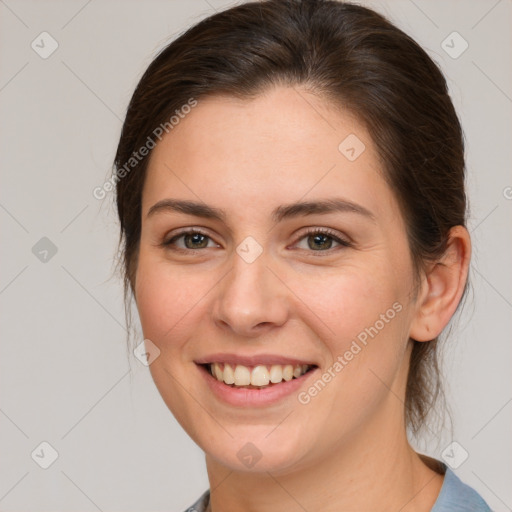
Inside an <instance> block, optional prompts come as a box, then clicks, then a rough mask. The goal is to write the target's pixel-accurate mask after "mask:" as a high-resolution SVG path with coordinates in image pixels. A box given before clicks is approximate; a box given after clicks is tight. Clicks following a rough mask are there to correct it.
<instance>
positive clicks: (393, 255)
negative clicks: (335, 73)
mask: <svg viewBox="0 0 512 512" xmlns="http://www.w3.org/2000/svg"><path fill="white" fill-rule="evenodd" d="M350 134H356V135H357V137H358V138H359V139H360V140H361V141H363V142H364V144H365V146H366V149H365V150H364V151H363V153H362V154H361V155H360V156H359V157H358V158H357V159H356V160H355V161H352V162H351V161H349V160H348V159H347V158H346V157H345V156H344V155H343V154H342V153H341V152H340V151H339V150H338V146H339V144H340V142H342V141H343V140H344V139H345V138H346V137H347V136H348V135H350ZM382 173H383V170H382V168H381V165H380V162H379V159H378V155H377V152H376V149H375V146H374V144H373V142H372V140H371V138H370V136H369V135H368V133H367V131H366V130H365V129H364V127H363V126H362V124H360V123H359V122H358V120H357V119H356V118H354V117H353V116H351V115H350V114H349V113H348V112H346V111H343V110H342V109H339V108H334V107H333V105H330V104H329V103H328V102H327V101H326V100H325V99H322V98H319V97H318V96H316V95H313V94H311V93H309V92H307V91H305V90H303V89H301V88H298V87H295V88H291V87H281V86H280V87H276V88H273V89H271V90H267V91H265V92H264V93H262V94H260V95H258V96H257V97H256V98H254V99H251V100H240V99H235V98H232V97H221V96H214V97H210V98H207V99H201V100H200V101H199V103H198V105H197V106H196V107H195V108H194V109H193V110H192V112H191V113H190V114H188V115H187V116H186V118H185V119H183V120H182V121H181V122H180V124H179V125H178V126H176V127H175V128H174V129H173V130H172V131H171V132H169V134H167V135H166V136H165V137H164V138H163V139H162V141H161V142H159V143H158V144H157V146H156V148H155V149H154V150H153V153H152V156H151V160H150V163H149V167H148V174H147V179H146V182H145V185H144V191H143V204H142V231H141V239H140V252H139V260H138V266H137V274H136V281H135V296H136V301H137V307H138V311H139V315H140V319H141V323H142V328H143V332H144V337H145V338H147V339H150V340H151V341H152V342H153V343H154V344H155V345H156V346H157V347H158V348H159V350H160V356H159V357H158V358H157V359H155V361H154V362H153V363H152V364H151V365H150V370H151V373H152V376H153V379H154V381H155V384H156V386H157V388H158V390H159V392H160V394H161V396H162V398H163V399H164V401H165V403H166V404H167V406H168V407H169V409H170V410H171V411H172V413H173V414H174V415H175V416H176V418H177V420H178V421H179V422H180V424H181V425H182V427H183V428H184V429H185V430H186V431H187V433H188V434H189V435H190V436H191V437H192V439H194V441H195V442H196V443H197V444H198V445H199V446H200V447H201V448H202V449H203V450H204V451H205V453H206V463H207V470H208V475H209V479H210V487H211V489H214V490H213V491H212V493H211V510H213V511H214V512H220V511H223V512H226V511H233V512H234V511H239V510H246V511H265V512H272V511H274V510H275V511H277V510H279V511H282V510H287V511H295V510H297V511H299V510H304V509H306V510H309V511H318V510H322V511H335V510H336V511H339V510H372V511H381V510H382V511H389V510H402V511H407V512H409V511H427V510H430V509H431V507H432V506H433V504H434V502H435V500H436V498H437V496H438V493H439V490H440V488H441V485H442V482H443V477H442V475H440V474H438V473H436V472H435V471H433V470H432V469H430V468H429V467H428V466H427V464H426V463H425V461H426V459H424V460H422V458H421V457H420V456H419V455H418V454H416V453H415V452H414V450H413V449H412V448H411V446H410V445H409V443H408V441H407V437H406V432H405V427H404V398H405V387H406V378H407V371H408V357H409V355H410V349H411V342H410V341H409V338H410V337H412V338H414V339H417V340H419V341H425V342H428V340H430V339H432V338H434V337H435V336H436V335H437V334H439V333H440V332H441V330H442V329H443V327H444V326H445V325H446V324H447V323H448V321H449V319H450V318H451V316H452V315H453V313H454V311H455V309H456V307H457V304H458V302H459V300H460V298H461V294H462V290H463V287H464V283H465V280H466V276H467V267H468V262H469V257H470V241H469V236H468V234H467V231H466V230H465V229H464V228H462V227H456V228H454V229H452V232H451V237H450V243H449V246H448V250H447V253H446V255H445V257H444V258H443V259H442V260H440V261H439V262H437V263H436V264H431V265H430V266H429V267H428V268H427V270H426V272H425V273H424V274H422V276H421V283H420V288H419V292H418V293H417V295H416V296H415V295H414V293H413V292H414V290H415V288H414V279H413V277H414V274H413V266H412V261H411V256H410V251H409V246H408V241H407V236H406V231H405V224H404V219H403V217H402V215H401V213H400V210H399V207H398V204H397V201H396V199H395V197H394V195H393V191H392V190H391V189H390V188H389V186H388V185H387V183H386V181H385V180H384V178H383V175H382ZM331 197H340V198H343V199H345V200H347V201H350V202H352V203H356V204H358V205H360V206H362V207H364V208H365V209H367V210H369V211H370V212H371V213H372V215H373V217H372V218H370V217H366V216H364V215H361V214H358V213H354V212H331V213H327V214H312V215H301V216H298V217H295V218H289V219H285V220H282V221H280V222H275V221H274V220H273V219H272V217H271V212H272V210H273V209H274V208H276V207H277V206H280V205H283V204H289V203H293V202H296V201H299V200H301V201H318V200H323V199H327V198H331ZM168 198H172V199H186V200H191V201H199V202H203V203H206V204H207V205H209V206H213V207H216V208H219V209H223V210H225V213H226V218H225V221H219V220H215V219H205V218H202V217H198V216H193V215H189V214H184V213H180V212H175V211H170V210H167V211H163V210H160V211H158V212H156V213H154V214H152V215H149V216H148V212H149V210H150V208H151V207H152V206H153V205H154V204H155V203H157V202H158V201H161V200H163V199H168ZM187 227H188V228H190V227H196V228H200V229H201V230H202V231H203V232H204V233H205V234H206V235H207V237H209V238H205V239H202V238H199V240H197V239H195V241H194V239H193V238H192V237H188V239H186V237H181V238H180V239H178V240H177V241H176V242H175V245H174V246H164V245H162V244H163V242H165V241H168V240H169V239H171V238H172V237H173V236H174V235H176V234H178V230H180V228H187ZM310 228H320V229H326V228H329V229H330V230H332V231H333V232H334V233H335V236H338V237H340V238H342V239H344V240H348V241H350V243H351V245H350V246H349V247H346V246H343V245H340V244H339V243H337V242H336V241H335V240H334V239H332V238H329V237H327V238H326V239H324V240H320V242H317V243H316V245H315V240H314V236H309V237H308V235H307V230H308V229H310ZM248 236H251V237H253V238H254V239H255V240H256V241H257V242H258V243H259V244H260V246H261V248H262V249H263V252H262V253H261V255H260V256H259V257H258V258H256V259H255V261H253V262H252V263H247V262H246V261H245V260H244V259H242V258H241V257H240V256H239V254H238V253H237V252H236V248H237V246H238V245H239V244H240V243H241V242H242V241H243V240H244V239H245V238H246V237H248ZM187 241H188V244H189V245H188V247H194V244H195V247H199V248H198V249H196V250H195V251H194V250H191V249H189V248H187V246H185V242H187ZM308 241H309V244H310V245H308ZM318 246H319V248H318ZM180 248H181V251H180V250H179V249H180ZM187 251H188V252H187ZM396 303H398V304H400V305H401V311H400V312H399V313H397V314H396V316H394V318H393V319H392V320H390V321H389V322H388V323H386V324H385V327H384V328H382V329H381V330H380V331H379V332H378V334H377V335H376V336H375V337H374V338H373V339H370V340H369V342H368V343H367V345H366V346H365V347H364V348H363V349H362V350H361V351H360V352H359V353H358V354H357V356H355V357H354V358H353V359H352V360H351V361H350V362H349V363H348V364H347V365H346V366H345V367H344V368H343V370H342V371H340V372H339V373H337V374H336V377H335V378H333V379H332V380H331V382H329V383H328V384H327V385H326V386H325V388H324V389H322V391H321V392H320V393H318V394H317V395H316V396H315V397H314V398H313V399H312V400H311V401H310V402H309V403H308V404H302V403H300V402H299V401H298V400H297V394H292V395H291V396H290V397H287V398H286V399H284V400H281V401H280V402H279V403H278V404H275V405H272V406H268V407H264V408H249V407H246V408H242V407H234V406H231V405H227V404H225V403H223V402H221V401H219V400H218V399H217V398H216V397H215V396H214V395H213V394H212V392H211V391H210V390H209V388H208V386H206V384H205V382H204V379H203V378H200V374H199V370H198V368H197V365H196V363H194V360H196V359H198V358H200V357H203V356H205V355H207V354H212V353H215V352H229V353H235V354H243V355H253V354H263V353H271V354H281V355H283V356H290V357H298V358H300V359H303V360H306V361H311V362H315V363H316V364H317V365H318V366H319V368H320V371H319V373H321V372H323V371H326V370H327V369H328V368H329V367H331V366H332V365H333V363H334V361H335V360H336V358H337V357H338V356H340V355H343V354H344V353H345V352H346V351H347V350H348V349H349V347H350V345H351V343H352V341H353V340H354V339H355V338H356V337H357V335H358V334H359V333H361V332H362V331H364V329H365V328H367V327H370V326H373V325H375V323H376V321H377V320H378V319H379V318H380V315H381V314H385V313H386V311H387V310H389V309H390V308H392V305H393V304H396ZM247 442H251V443H253V444H254V445H255V446H256V447H257V449H258V450H259V452H260V453H261V455H262V456H261V459H260V460H259V461H258V462H257V463H256V464H255V465H254V466H253V467H252V468H248V467H246V466H245V465H244V464H243V463H242V462H241V461H240V460H239V458H238V457H237V452H238V451H239V450H240V449H241V448H242V447H243V446H244V445H245V444H246V443H247Z"/></svg>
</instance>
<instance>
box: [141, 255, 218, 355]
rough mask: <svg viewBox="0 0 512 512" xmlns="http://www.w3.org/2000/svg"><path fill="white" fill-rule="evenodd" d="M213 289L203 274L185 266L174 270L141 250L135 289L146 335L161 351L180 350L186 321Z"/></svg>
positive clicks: (176, 267) (174, 267) (175, 267)
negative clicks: (200, 274) (209, 290)
mask: <svg viewBox="0 0 512 512" xmlns="http://www.w3.org/2000/svg"><path fill="white" fill-rule="evenodd" d="M210 287H211V286H209V285H208V281H207V279H206V280H205V276H204V275H202V276H199V275H198V274H197V273H194V272H191V271H190V268H187V267H186V266H184V267H179V266H172V267H171V266H170V265H169V264H168V262H167V263H166V262H165V261H162V260H161V259H160V258H159V257H156V256H155V255H150V254H148V252H146V251H144V249H141V253H140V256H139V262H138V268H137V279H136V286H135V290H136V297H137V309H138V312H139V317H140V321H141V325H142V329H143V333H144V336H145V337H146V338H149V339H151V340H152V341H154V342H155V343H157V345H159V348H160V350H173V349H177V348H178V347H179V345H180V342H181V341H182V340H183V338H184V335H185V331H184V329H185V326H186V325H187V321H188V320H189V318H191V317H192V316H193V313H194V309H195V308H197V307H198V306H200V301H201V299H202V298H204V297H205V295H206V294H207V292H208V289H209V288H210Z"/></svg>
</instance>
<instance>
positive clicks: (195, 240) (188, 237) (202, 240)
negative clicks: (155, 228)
mask: <svg viewBox="0 0 512 512" xmlns="http://www.w3.org/2000/svg"><path fill="white" fill-rule="evenodd" d="M180 239H183V243H178V241H179V240H180ZM209 241H211V242H212V243H213V241H212V240H211V238H210V237H209V236H208V235H206V234H205V233H202V232H201V231H197V230H190V231H184V232H181V233H180V234H178V235H175V236H173V237H172V238H171V239H169V240H167V241H166V242H164V243H163V245H164V246H165V247H170V246H174V247H175V248H176V249H179V250H184V251H186V250H196V249H207V248H208V242H209ZM210 247H211V246H210Z"/></svg>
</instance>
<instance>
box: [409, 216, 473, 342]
mask: <svg viewBox="0 0 512 512" xmlns="http://www.w3.org/2000/svg"><path fill="white" fill-rule="evenodd" d="M470 258H471V239H470V237H469V233H468V231H467V229H466V228H465V227H463V226H455V227H453V228H452V229H451V230H450V233H449V238H448V244H447V248H446V251H445V253H444V254H443V256H442V257H441V258H440V259H439V260H438V261H437V262H435V263H433V264H432V266H431V267H430V269H429V271H428V273H427V274H426V275H425V276H424V278H423V279H424V280H423V285H422V291H421V293H420V295H419V298H418V304H417V312H416V316H415V318H414V319H413V322H412V325H411V331H410V333H409V336H410V337H411V338H412V339H414V340H417V341H430V340H432V339H434V338H436V337H437V336H439V334H441V331H442V330H443V329H444V328H445V327H446V325H447V324H448V322H449V321H450V319H451V317H452V316H453V314H454V313H455V311H456V309H457V306H458V305H459V302H460V300H461V298H462V294H463V292H464V288H465V285H466V281H467V276H468V269H469V261H470Z"/></svg>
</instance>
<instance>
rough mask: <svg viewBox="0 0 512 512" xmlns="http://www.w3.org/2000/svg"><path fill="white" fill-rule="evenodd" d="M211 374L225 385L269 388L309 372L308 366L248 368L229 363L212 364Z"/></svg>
mask: <svg viewBox="0 0 512 512" xmlns="http://www.w3.org/2000/svg"><path fill="white" fill-rule="evenodd" d="M209 368H210V372H211V374H212V375H213V376H214V377H215V378H216V379H217V380H219V381H221V382H224V383H225V384H234V385H235V386H249V385H253V386H267V385H268V384H269V383H270V382H271V383H272V384H278V383H279V382H281V381H282V380H285V381H289V380H292V379H293V378H294V377H295V378H298V377H300V376H301V375H303V374H305V373H306V372H307V371H308V370H309V368H310V367H309V365H307V364H297V365H291V364H287V365H280V364H273V365H271V366H265V365H257V366H254V367H247V366H243V365H241V364H237V365H236V366H235V365H233V366H232V365H230V364H228V363H212V364H210V365H209Z"/></svg>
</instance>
